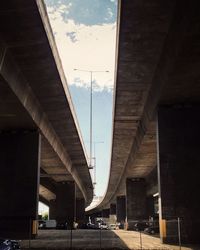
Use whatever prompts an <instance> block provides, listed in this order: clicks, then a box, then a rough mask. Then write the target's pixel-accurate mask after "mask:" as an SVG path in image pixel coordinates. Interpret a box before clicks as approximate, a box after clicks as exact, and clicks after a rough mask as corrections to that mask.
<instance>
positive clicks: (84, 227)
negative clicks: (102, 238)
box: [78, 223, 88, 229]
mask: <svg viewBox="0 0 200 250" xmlns="http://www.w3.org/2000/svg"><path fill="white" fill-rule="evenodd" d="M78 228H79V229H88V226H87V223H81V224H79V225H78Z"/></svg>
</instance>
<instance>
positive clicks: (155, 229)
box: [144, 226, 160, 234]
mask: <svg viewBox="0 0 200 250" xmlns="http://www.w3.org/2000/svg"><path fill="white" fill-rule="evenodd" d="M159 231H160V230H159V226H150V227H147V228H145V230H144V232H145V233H148V234H158V233H159Z"/></svg>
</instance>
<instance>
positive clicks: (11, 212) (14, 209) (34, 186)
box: [0, 132, 40, 239]
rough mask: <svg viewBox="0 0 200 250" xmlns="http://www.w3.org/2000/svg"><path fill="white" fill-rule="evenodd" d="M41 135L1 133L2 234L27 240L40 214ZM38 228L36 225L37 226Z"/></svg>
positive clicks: (33, 231) (0, 216) (36, 133)
mask: <svg viewBox="0 0 200 250" xmlns="http://www.w3.org/2000/svg"><path fill="white" fill-rule="evenodd" d="M39 166H40V135H39V134H38V132H15V133H14V132H13V133H12V132H4V133H1V134H0V172H1V174H0V200H1V205H0V235H1V237H5V238H18V239H26V238H28V237H29V234H30V231H31V234H32V235H34V234H35V233H36V231H35V230H34V229H33V224H34V225H36V223H33V221H34V222H35V220H37V216H38V201H39V191H38V189H39V171H40V169H39ZM35 229H36V228H35Z"/></svg>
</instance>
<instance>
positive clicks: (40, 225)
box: [38, 220, 46, 229]
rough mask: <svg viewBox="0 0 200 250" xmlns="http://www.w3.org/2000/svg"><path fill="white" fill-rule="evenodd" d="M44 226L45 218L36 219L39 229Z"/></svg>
mask: <svg viewBox="0 0 200 250" xmlns="http://www.w3.org/2000/svg"><path fill="white" fill-rule="evenodd" d="M45 227H46V222H45V220H38V228H39V229H44V228H45Z"/></svg>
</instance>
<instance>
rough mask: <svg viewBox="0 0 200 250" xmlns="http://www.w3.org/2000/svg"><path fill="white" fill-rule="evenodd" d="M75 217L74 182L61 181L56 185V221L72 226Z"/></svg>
mask: <svg viewBox="0 0 200 250" xmlns="http://www.w3.org/2000/svg"><path fill="white" fill-rule="evenodd" d="M74 219H75V184H74V182H72V181H68V182H61V183H58V184H57V187H56V221H57V223H66V222H67V225H68V228H70V227H72V226H73V222H74Z"/></svg>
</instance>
